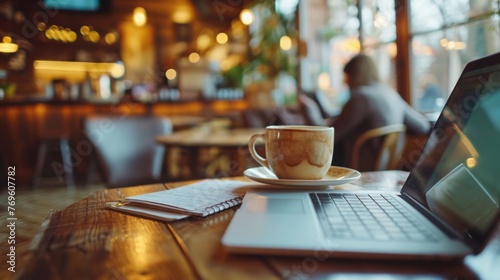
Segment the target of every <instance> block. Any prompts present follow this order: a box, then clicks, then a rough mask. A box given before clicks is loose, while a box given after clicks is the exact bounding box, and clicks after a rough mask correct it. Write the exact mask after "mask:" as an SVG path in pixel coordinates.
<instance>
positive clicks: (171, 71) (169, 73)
mask: <svg viewBox="0 0 500 280" xmlns="http://www.w3.org/2000/svg"><path fill="white" fill-rule="evenodd" d="M165 77H167V79H169V80H173V79H175V78H176V77H177V71H175V70H174V69H168V70H167V71H165Z"/></svg>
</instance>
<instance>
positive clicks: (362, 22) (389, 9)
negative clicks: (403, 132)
mask: <svg viewBox="0 0 500 280" xmlns="http://www.w3.org/2000/svg"><path fill="white" fill-rule="evenodd" d="M358 2H359V3H358ZM407 5H409V6H407ZM499 8H500V0H455V1H447V0H411V1H395V0H371V1H368V0H367V1H353V0H328V1H324V0H323V1H321V0H307V1H299V9H300V10H299V12H300V19H301V22H300V30H301V40H302V41H304V42H306V43H307V50H308V51H307V55H306V57H303V58H302V59H301V86H302V87H303V88H304V89H305V90H309V91H321V92H323V93H324V94H325V95H326V96H328V97H329V99H330V100H331V102H332V103H333V104H334V106H337V107H339V108H340V107H341V106H342V105H343V103H345V101H346V100H347V98H348V95H346V90H345V88H344V85H343V73H342V67H343V65H344V63H345V62H346V61H347V60H348V59H349V58H350V57H351V56H352V55H354V54H356V53H358V52H359V51H360V50H361V49H363V50H364V51H365V52H366V53H368V54H369V55H371V56H372V57H373V58H374V59H375V61H376V63H377V65H378V66H379V69H380V74H381V78H382V79H383V81H384V82H385V83H387V84H388V85H390V86H392V87H393V88H395V89H397V88H398V81H399V82H401V81H403V82H404V83H406V84H407V85H409V86H408V90H409V93H408V92H407V91H408V90H405V92H404V93H403V92H400V93H401V94H402V95H404V97H405V98H406V99H407V101H408V102H410V103H411V104H412V105H413V106H414V107H415V108H417V109H418V110H420V111H421V112H437V111H439V110H441V108H442V106H443V105H444V102H445V101H446V99H447V98H448V94H449V93H450V92H451V90H452V87H453V86H454V85H455V83H456V81H457V79H458V76H459V75H460V73H461V72H462V69H463V67H464V66H465V64H466V63H467V62H469V61H471V60H473V59H477V58H479V57H483V56H485V55H489V54H492V53H495V52H498V50H500V10H499ZM403 9H404V11H409V12H408V19H406V20H408V22H409V40H410V42H408V41H406V42H403V41H401V40H397V38H396V34H397V27H396V17H397V16H399V17H401V14H403V13H400V12H401V11H403ZM359 11H361V12H359ZM398 13H400V14H399V15H398ZM408 48H409V49H408ZM405 50H408V52H407V53H408V55H407V56H406V55H398V56H397V52H398V51H400V52H401V53H406V51H405ZM403 51H404V52H403ZM397 59H400V60H405V63H407V64H409V71H401V70H399V69H398V68H397V67H396V66H395V65H396V62H401V61H396V60H397Z"/></svg>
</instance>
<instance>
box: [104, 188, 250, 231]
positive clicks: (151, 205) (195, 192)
mask: <svg viewBox="0 0 500 280" xmlns="http://www.w3.org/2000/svg"><path fill="white" fill-rule="evenodd" d="M249 185H255V183H251V182H244V181H237V180H220V179H206V180H203V181H200V182H197V183H193V184H190V185H187V186H183V187H179V188H175V189H171V190H163V191H158V192H152V193H146V194H141V195H135V196H129V197H126V198H125V199H123V200H122V201H116V202H108V203H106V206H107V207H108V208H110V209H113V210H117V211H121V212H124V213H129V214H134V215H137V216H142V217H148V218H152V219H157V220H162V221H175V220H180V219H184V218H186V217H189V216H196V217H205V216H208V215H212V214H215V213H217V212H220V211H223V210H225V209H228V208H231V207H234V206H236V205H239V204H241V201H242V198H243V195H244V194H245V192H246V189H245V187H246V186H249Z"/></svg>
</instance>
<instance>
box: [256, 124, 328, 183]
mask: <svg viewBox="0 0 500 280" xmlns="http://www.w3.org/2000/svg"><path fill="white" fill-rule="evenodd" d="M333 139H334V129H333V127H326V126H303V125H302V126H301V125H274V126H268V127H266V130H265V133H263V134H255V135H253V136H252V137H251V138H250V141H249V143H248V149H249V151H250V154H251V155H252V157H253V158H254V159H255V160H256V161H257V162H258V163H259V164H261V165H262V166H265V167H267V168H269V169H270V170H271V171H272V172H273V173H274V174H275V175H276V177H278V178H279V179H300V180H319V179H321V178H323V176H325V175H326V173H327V172H328V169H329V168H330V166H331V163H332V157H333ZM259 140H261V141H263V142H264V145H265V150H266V157H265V158H263V157H262V156H260V155H259V154H258V153H257V151H256V149H255V145H256V142H257V141H259Z"/></svg>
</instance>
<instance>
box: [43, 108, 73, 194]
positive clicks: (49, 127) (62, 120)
mask: <svg viewBox="0 0 500 280" xmlns="http://www.w3.org/2000/svg"><path fill="white" fill-rule="evenodd" d="M67 119H68V118H67V112H65V111H64V110H60V109H59V108H56V107H51V108H49V109H48V110H46V111H44V113H43V114H42V116H41V117H40V118H39V119H37V122H36V130H37V132H36V133H37V138H38V151H37V158H36V164H35V170H34V173H33V187H34V188H38V187H40V186H42V185H43V186H52V185H54V184H59V183H63V182H64V183H65V184H66V187H67V188H70V189H71V188H74V187H75V178H74V170H73V167H74V164H73V162H72V161H71V148H70V139H69V130H70V127H69V123H68V121H67Z"/></svg>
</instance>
